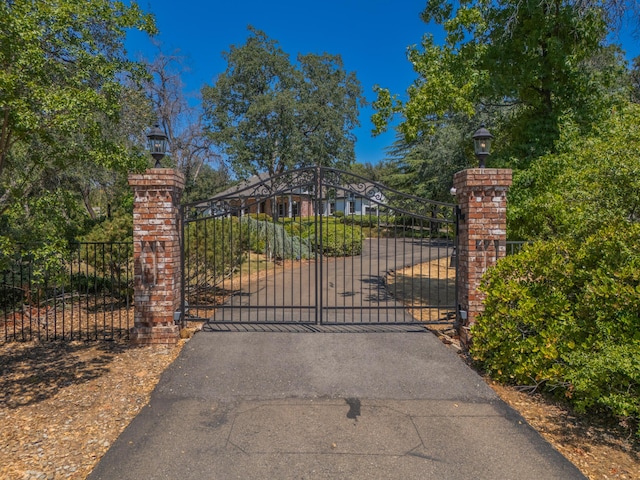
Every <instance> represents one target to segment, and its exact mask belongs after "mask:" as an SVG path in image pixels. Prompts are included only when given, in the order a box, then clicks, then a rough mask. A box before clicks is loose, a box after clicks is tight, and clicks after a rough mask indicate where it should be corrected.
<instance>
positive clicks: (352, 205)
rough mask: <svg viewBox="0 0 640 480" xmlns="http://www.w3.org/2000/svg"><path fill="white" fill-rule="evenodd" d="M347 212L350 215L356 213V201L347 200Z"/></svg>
mask: <svg viewBox="0 0 640 480" xmlns="http://www.w3.org/2000/svg"><path fill="white" fill-rule="evenodd" d="M349 213H350V214H352V215H353V214H354V213H356V202H353V201H351V202H349Z"/></svg>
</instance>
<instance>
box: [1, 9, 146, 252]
mask: <svg viewBox="0 0 640 480" xmlns="http://www.w3.org/2000/svg"><path fill="white" fill-rule="evenodd" d="M127 3H129V2H127ZM132 28H134V29H138V30H143V31H146V32H148V33H150V34H153V33H155V26H154V22H153V17H152V16H150V15H149V14H145V13H143V12H142V11H141V10H140V8H139V7H138V5H137V4H136V3H135V2H132V3H130V4H129V5H126V4H125V3H123V2H116V1H111V0H94V1H91V2H77V1H75V0H47V1H38V2H34V1H31V0H13V1H11V2H2V3H0V237H3V236H5V237H7V238H10V239H11V240H12V241H28V242H34V243H40V242H44V243H46V244H48V245H50V246H56V247H62V246H63V245H64V244H65V242H66V241H67V240H70V239H72V238H73V237H74V236H75V235H77V234H79V233H80V230H81V229H82V227H83V224H84V221H85V220H86V218H87V217H89V216H92V215H94V212H93V209H92V207H91V200H92V199H91V197H92V189H93V187H95V185H97V184H101V183H104V182H106V183H108V184H110V185H111V186H112V187H113V185H114V183H115V176H116V174H115V173H114V172H119V173H121V174H123V173H124V174H126V173H127V172H128V171H130V170H140V169H141V168H144V167H145V166H146V164H147V163H146V158H145V156H144V155H143V154H142V152H141V149H139V148H136V147H135V145H133V142H132V140H131V138H132V137H136V135H137V134H138V133H140V132H138V131H131V129H128V128H129V125H128V124H127V123H125V122H124V121H121V120H127V119H128V112H127V111H126V108H125V107H124V105H123V104H124V101H123V99H124V98H125V96H126V94H128V93H129V90H127V88H126V87H125V86H124V80H130V81H131V83H135V81H136V79H139V78H140V75H141V74H142V73H143V70H142V69H141V68H140V67H139V66H138V65H136V64H134V63H132V62H130V61H129V60H127V58H126V52H125V51H124V40H125V35H126V32H127V31H128V30H129V29H132ZM83 209H85V211H84V212H83V211H82V210H83ZM0 243H1V242H0ZM34 248H35V249H36V250H34V251H40V250H42V247H37V246H34Z"/></svg>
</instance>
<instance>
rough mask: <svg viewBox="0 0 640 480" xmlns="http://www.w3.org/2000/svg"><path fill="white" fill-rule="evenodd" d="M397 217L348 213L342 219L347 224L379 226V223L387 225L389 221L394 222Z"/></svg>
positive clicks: (369, 226)
mask: <svg viewBox="0 0 640 480" xmlns="http://www.w3.org/2000/svg"><path fill="white" fill-rule="evenodd" d="M394 221H395V219H394V218H393V217H390V216H387V215H382V216H377V215H348V216H346V217H344V218H343V219H342V223H344V224H345V225H358V226H359V227H368V228H371V227H377V226H378V224H381V225H386V224H387V223H393V222H394Z"/></svg>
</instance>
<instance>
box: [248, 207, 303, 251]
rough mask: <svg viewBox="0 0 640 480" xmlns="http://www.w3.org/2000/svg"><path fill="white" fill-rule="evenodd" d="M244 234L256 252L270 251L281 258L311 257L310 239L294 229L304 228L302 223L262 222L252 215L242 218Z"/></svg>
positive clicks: (249, 246)
mask: <svg viewBox="0 0 640 480" xmlns="http://www.w3.org/2000/svg"><path fill="white" fill-rule="evenodd" d="M241 223H242V226H243V231H244V235H245V236H246V238H247V239H248V243H249V244H248V248H249V249H250V250H252V251H254V252H256V253H268V254H269V255H272V256H274V257H276V258H279V259H298V260H299V259H301V258H310V256H311V254H310V252H311V248H310V246H309V243H308V241H306V240H303V239H301V238H300V236H299V235H295V234H293V235H292V234H291V233H290V232H291V231H293V230H298V229H302V227H301V226H300V225H296V224H288V225H287V226H286V227H284V226H282V225H281V224H277V223H272V222H261V221H258V220H254V219H252V218H250V217H243V218H242V220H241Z"/></svg>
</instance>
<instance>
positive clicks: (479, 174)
mask: <svg viewBox="0 0 640 480" xmlns="http://www.w3.org/2000/svg"><path fill="white" fill-rule="evenodd" d="M512 183H513V171H512V170H511V169H509V168H468V169H466V170H462V171H460V172H458V173H456V174H455V175H454V176H453V186H454V187H455V188H456V190H457V189H459V188H463V187H466V188H469V187H472V188H473V187H510V186H511V184H512Z"/></svg>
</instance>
